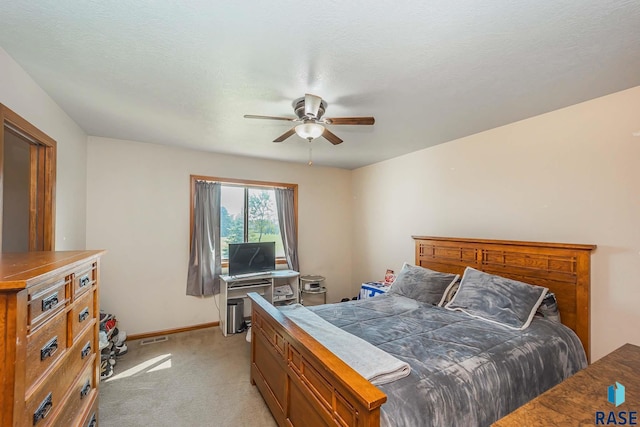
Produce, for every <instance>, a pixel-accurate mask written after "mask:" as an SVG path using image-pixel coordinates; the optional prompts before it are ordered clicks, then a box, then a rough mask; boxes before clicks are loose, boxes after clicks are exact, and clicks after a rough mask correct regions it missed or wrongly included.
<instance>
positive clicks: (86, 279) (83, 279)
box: [73, 264, 96, 298]
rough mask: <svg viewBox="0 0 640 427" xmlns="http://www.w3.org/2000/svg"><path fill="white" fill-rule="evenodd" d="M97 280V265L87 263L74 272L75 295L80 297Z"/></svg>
mask: <svg viewBox="0 0 640 427" xmlns="http://www.w3.org/2000/svg"><path fill="white" fill-rule="evenodd" d="M95 282H96V265H95V264H87V265H85V266H83V267H81V268H80V269H78V271H76V272H75V273H73V295H74V298H78V296H80V295H81V294H82V293H84V292H86V291H88V290H89V289H91V286H92V285H93V284H94V283H95Z"/></svg>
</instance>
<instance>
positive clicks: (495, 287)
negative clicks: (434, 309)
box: [445, 267, 548, 330]
mask: <svg viewBox="0 0 640 427" xmlns="http://www.w3.org/2000/svg"><path fill="white" fill-rule="evenodd" d="M547 290H548V289H547V288H543V287H541V286H534V285H529V284H527V283H523V282H518V281H517V280H511V279H507V278H506V277H501V276H496V275H493V274H488V273H484V272H482V271H479V270H476V269H474V268H471V267H467V268H466V269H465V271H464V274H463V275H462V280H461V281H460V287H459V288H458V292H456V294H455V295H454V297H453V298H452V299H451V301H450V302H449V303H448V304H447V305H446V306H445V308H447V309H448V310H452V311H462V312H463V313H467V314H468V315H470V316H473V317H477V318H478V319H483V320H487V321H489V322H493V323H497V324H500V325H503V326H506V327H508V328H511V329H518V330H523V329H526V328H527V327H528V326H529V324H530V323H531V319H532V318H533V316H534V315H535V314H536V310H537V309H538V306H539V305H540V303H541V302H542V300H543V299H544V297H545V295H546V294H547Z"/></svg>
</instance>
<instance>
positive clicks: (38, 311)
mask: <svg viewBox="0 0 640 427" xmlns="http://www.w3.org/2000/svg"><path fill="white" fill-rule="evenodd" d="M66 284H67V282H66V279H65V278H64V277H61V278H57V279H54V280H51V281H48V282H46V283H42V284H38V285H35V286H33V287H32V288H30V289H29V319H28V326H29V330H30V331H33V330H34V329H36V328H37V327H38V326H39V325H41V324H42V323H43V322H45V321H46V320H47V319H49V318H51V316H53V315H54V314H55V313H56V312H57V311H58V310H60V309H61V308H63V307H64V306H65V305H66V303H67V286H66Z"/></svg>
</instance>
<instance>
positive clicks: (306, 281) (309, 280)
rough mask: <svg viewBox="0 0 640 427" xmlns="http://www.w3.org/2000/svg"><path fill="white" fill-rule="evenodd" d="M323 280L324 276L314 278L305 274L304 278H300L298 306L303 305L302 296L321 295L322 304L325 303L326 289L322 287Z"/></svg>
mask: <svg viewBox="0 0 640 427" xmlns="http://www.w3.org/2000/svg"><path fill="white" fill-rule="evenodd" d="M324 281H325V278H324V276H314V275H311V274H307V275H306V276H300V282H299V286H300V292H299V293H300V304H303V305H304V303H303V301H304V299H303V294H322V296H323V298H324V304H326V303H327V288H326V286H325V285H324ZM311 284H313V285H315V286H316V287H314V288H309V289H306V286H305V285H311Z"/></svg>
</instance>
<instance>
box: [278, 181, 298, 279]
mask: <svg viewBox="0 0 640 427" xmlns="http://www.w3.org/2000/svg"><path fill="white" fill-rule="evenodd" d="M275 192H276V206H277V209H278V222H279V223H280V235H281V236H282V243H284V255H285V257H286V258H287V264H288V265H289V269H291V270H294V271H300V264H299V263H298V232H297V229H296V216H295V211H294V206H293V189H291V188H276V189H275Z"/></svg>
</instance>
